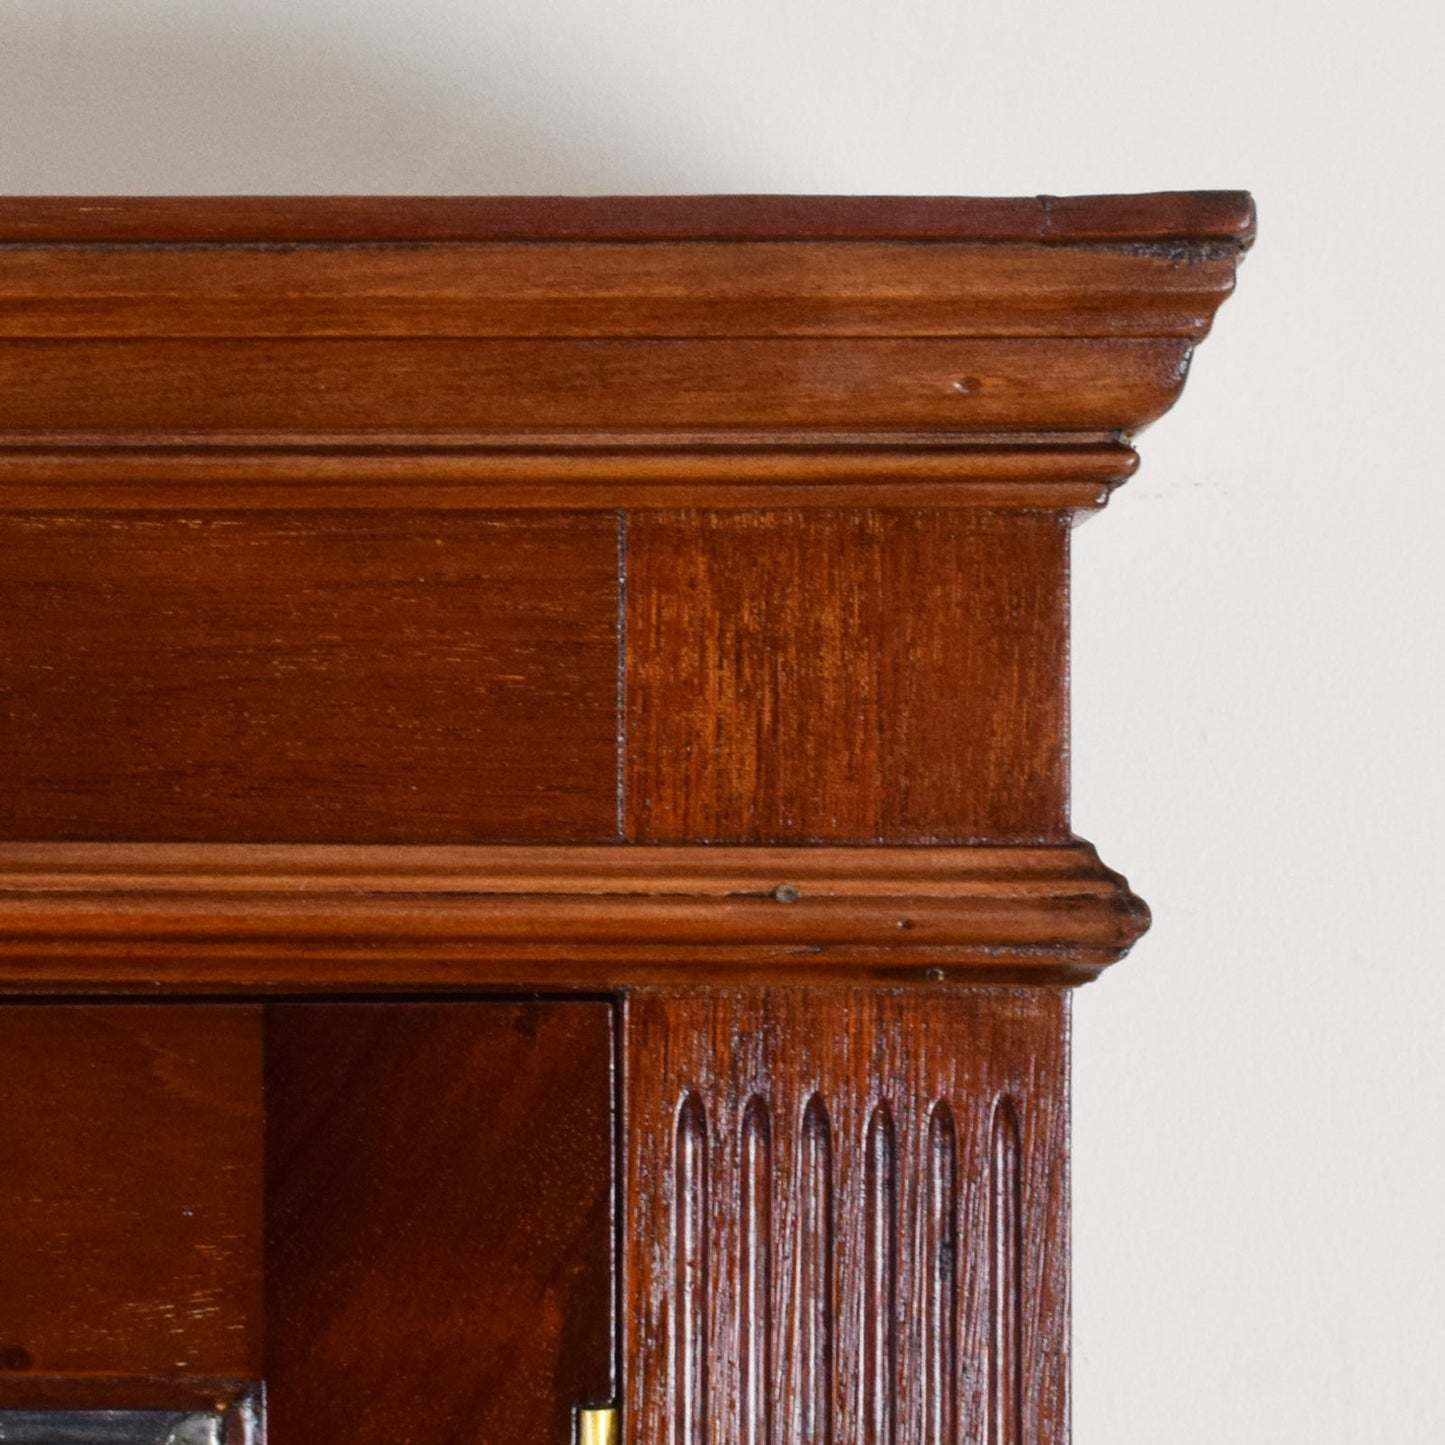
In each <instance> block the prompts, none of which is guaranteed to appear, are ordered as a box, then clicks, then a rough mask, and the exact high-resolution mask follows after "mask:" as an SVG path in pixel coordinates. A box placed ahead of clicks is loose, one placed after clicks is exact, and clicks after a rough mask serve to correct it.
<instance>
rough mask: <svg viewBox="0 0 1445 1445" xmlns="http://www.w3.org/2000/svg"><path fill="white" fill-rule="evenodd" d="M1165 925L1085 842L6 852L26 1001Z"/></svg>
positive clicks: (812, 975) (5, 921) (486, 981)
mask: <svg viewBox="0 0 1445 1445" xmlns="http://www.w3.org/2000/svg"><path fill="white" fill-rule="evenodd" d="M1147 926H1148V910H1147V909H1146V908H1145V906H1144V904H1143V903H1142V902H1141V901H1140V900H1139V899H1138V898H1136V897H1135V896H1134V895H1133V894H1132V893H1131V892H1130V891H1129V888H1128V884H1127V883H1126V881H1125V880H1124V879H1123V878H1121V877H1120V876H1119V875H1118V874H1116V873H1114V872H1112V871H1110V870H1109V869H1108V868H1106V867H1104V865H1103V864H1102V863H1100V861H1099V858H1098V855H1097V854H1096V853H1095V851H1094V849H1093V848H1092V847H1091V846H1090V845H1089V844H1087V843H1083V842H1080V841H1074V842H1071V843H1068V844H1059V845H1048V846H1025V847H1012V846H991V845H990V846H973V847H858V848H850V847H815V848H809V847H788V848H771V847H709V846H678V847H673V846H650V845H646V846H644V845H633V844H616V845H601V846H586V847H554V846H531V847H529V846H517V847H495V846H486V847H440V848H422V847H393V846H358V847H352V846H318V845H282V844H276V845H269V844H164V843H146V844H128V843H109V844H96V843H7V844H3V845H0V989H3V990H7V991H10V992H57V991H62V992H92V993H93V992H100V993H111V992H114V993H137V994H154V993H197V992H199V993H216V992H222V993H236V992H240V993H244V992H247V991H278V990H279V991H287V990H292V989H294V990H298V991H303V990H304V991H306V992H344V991H348V990H353V989H367V990H372V991H376V990H386V989H394V990H399V991H404V990H408V989H416V988H427V989H443V990H446V989H455V990H457V991H466V990H493V991H497V990H518V989H527V990H530V989H536V988H547V989H561V990H567V989H571V990H578V991H590V990H600V989H608V988H613V987H622V986H625V985H629V984H642V983H690V982H696V983H702V982H708V983H731V982H750V983H822V982H837V981H847V980H852V981H866V980H874V981H885V982H889V983H908V982H915V983H919V984H932V985H939V984H948V983H950V982H956V983H991V982H1002V983H1082V982H1085V981H1087V980H1088V979H1090V978H1092V977H1093V976H1094V975H1096V974H1097V973H1098V972H1099V971H1100V970H1101V969H1102V968H1104V967H1105V966H1107V965H1108V964H1110V963H1112V962H1114V961H1115V960H1116V959H1118V958H1120V957H1121V956H1122V955H1123V954H1124V953H1125V952H1127V951H1128V949H1129V947H1130V946H1131V945H1132V944H1133V943H1134V941H1135V940H1136V939H1137V938H1138V937H1139V936H1140V935H1141V934H1142V933H1143V932H1144V930H1145V928H1146V927H1147ZM318 966H320V967H322V968H324V969H325V977H324V981H321V982H318V980H317V969H318Z"/></svg>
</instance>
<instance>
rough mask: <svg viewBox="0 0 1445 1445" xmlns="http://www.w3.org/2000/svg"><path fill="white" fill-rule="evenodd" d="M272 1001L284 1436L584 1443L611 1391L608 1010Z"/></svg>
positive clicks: (270, 1260)
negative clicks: (585, 1417)
mask: <svg viewBox="0 0 1445 1445" xmlns="http://www.w3.org/2000/svg"><path fill="white" fill-rule="evenodd" d="M266 1012H267V1020H266V1031H267V1038H266V1089H267V1103H268V1117H269V1126H268V1134H267V1173H266V1179H267V1185H266V1188H267V1209H268V1222H267V1260H266V1267H267V1279H268V1288H267V1316H266V1326H267V1338H266V1381H267V1409H268V1414H269V1420H268V1427H269V1430H270V1432H271V1434H272V1437H273V1438H274V1439H276V1440H278V1441H291V1442H298V1445H299V1442H302V1441H305V1442H308V1445H342V1442H345V1445H392V1442H395V1441H397V1440H426V1441H429V1442H434V1445H504V1442H509V1441H522V1440H525V1441H537V1442H548V1441H550V1442H553V1445H569V1442H570V1441H571V1439H572V1411H573V1409H574V1408H575V1407H576V1406H578V1405H581V1404H587V1403H602V1402H605V1401H607V1400H608V1399H610V1398H611V1396H612V1392H613V1347H612V1306H613V1297H612V1269H611V1257H612V1207H613V1189H612V1127H613V1126H612V1114H613V1103H612V1010H611V1008H610V1007H609V1006H608V1005H607V1004H604V1003H516V1004H501V1003H493V1004H484V1005H477V1004H440V1005H438V1004H388V1005H378V1004H289V1005H273V1006H271V1007H270V1008H268V1009H267V1011H266Z"/></svg>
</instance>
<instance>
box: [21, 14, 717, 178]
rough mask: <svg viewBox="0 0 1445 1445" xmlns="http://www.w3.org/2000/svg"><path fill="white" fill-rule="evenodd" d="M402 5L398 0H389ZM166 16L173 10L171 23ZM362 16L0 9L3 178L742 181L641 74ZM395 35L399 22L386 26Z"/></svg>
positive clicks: (472, 22)
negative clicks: (399, 38) (129, 20)
mask: <svg viewBox="0 0 1445 1445" xmlns="http://www.w3.org/2000/svg"><path fill="white" fill-rule="evenodd" d="M399 8H404V7H399ZM166 22H169V23H166ZM487 23H488V17H487V16H486V14H485V13H477V14H473V15H471V16H469V17H468V25H469V27H470V29H469V32H468V34H467V36H466V37H465V41H466V43H465V45H464V46H463V45H460V44H459V45H458V46H456V47H455V51H456V53H455V54H454V55H448V54H447V46H446V44H445V43H444V41H445V37H444V36H439V35H438V34H437V33H435V32H433V33H432V34H431V35H430V36H427V37H423V39H424V40H425V42H426V43H425V44H421V43H418V42H417V41H415V40H413V41H412V42H411V43H407V44H397V43H394V41H395V37H394V36H390V35H388V34H387V33H386V32H384V31H383V30H380V29H378V28H377V26H376V24H375V23H373V24H372V25H371V27H370V28H369V29H368V28H366V27H364V26H352V27H350V28H348V27H345V26H342V25H340V24H338V23H335V22H333V23H332V24H331V25H328V26H325V27H322V26H321V25H320V24H318V23H317V21H316V20H315V19H309V20H308V19H307V18H305V17H298V18H295V19H292V20H287V21H285V22H284V23H283V22H282V21H280V20H279V19H278V20H277V22H276V23H275V24H274V25H272V26H269V27H264V28H263V27H261V26H260V25H258V24H257V20H256V17H254V16H240V15H236V16H210V17H207V16H195V17H191V18H186V17H184V16H183V15H180V14H170V15H153V16H152V17H151V23H150V24H149V25H145V24H142V23H141V22H140V18H139V17H137V19H136V23H135V24H134V25H133V26H129V27H127V26H124V25H123V24H121V23H118V21H117V17H116V16H115V15H114V14H112V15H111V16H109V17H104V18H101V19H99V20H98V21H94V22H93V21H92V20H91V19H90V18H89V17H87V18H86V19H85V21H84V23H83V24H80V23H78V22H77V20H76V18H75V16H74V13H73V12H72V13H71V14H69V15H66V14H59V15H57V14H56V13H55V12H54V11H52V12H51V13H50V14H49V15H42V14H39V13H35V14H26V13H24V12H23V11H22V12H21V13H19V14H15V13H13V12H12V11H10V9H9V7H8V6H7V7H6V12H5V13H4V14H3V15H0V135H3V136H4V143H3V146H0V192H3V193H10V194H67V193H68V194H122V195H123V194H145V193H171V194H204V193H211V194H215V193H225V192H272V193H280V194H285V193H314V192H335V193H345V192H371V193H403V194H404V193H414V194H426V193H433V194H438V193H448V192H462V193H468V192H471V193H488V192H490V193H507V192H512V193H541V194H557V193H575V194H586V193H589V192H591V193H598V192H614V193H617V192H625V191H641V192H668V191H689V190H708V189H710V190H727V189H733V188H737V181H738V178H730V177H729V175H728V174H727V173H726V167H724V166H720V165H719V164H718V160H719V158H718V157H716V156H712V157H709V154H708V151H709V147H708V144H707V135H706V132H705V130H704V128H703V126H702V125H701V123H700V120H699V119H698V118H697V117H681V118H680V121H681V123H679V118H678V117H676V116H674V115H668V116H667V121H668V123H667V124H666V125H663V124H660V123H659V112H663V113H665V112H667V111H668V110H669V109H670V107H669V105H668V103H667V101H666V100H664V99H663V98H662V97H661V96H657V95H654V96H652V97H651V98H650V100H649V98H648V97H645V96H641V97H640V96H639V95H638V92H637V84H636V80H637V78H636V76H635V75H627V76H619V75H617V74H616V73H615V72H614V71H612V70H609V69H608V68H607V67H605V66H601V65H591V66H588V65H585V64H584V59H585V47H582V46H578V47H575V48H574V50H573V52H572V53H571V54H561V55H555V54H544V55H539V54H538V47H537V46H536V45H533V46H531V47H529V48H526V49H525V53H523V47H521V46H520V45H519V37H518V35H517V33H516V32H513V33H511V34H508V35H504V36H500V37H499V38H498V39H497V40H496V42H495V44H491V43H489V42H488V39H487V36H486V34H485V29H486V26H487ZM398 33H399V34H400V33H401V32H398Z"/></svg>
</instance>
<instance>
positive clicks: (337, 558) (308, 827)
mask: <svg viewBox="0 0 1445 1445" xmlns="http://www.w3.org/2000/svg"><path fill="white" fill-rule="evenodd" d="M0 550H3V552H4V555H5V567H4V569H3V575H0V651H3V655H4V658H5V668H4V672H3V674H0V780H3V798H0V833H3V834H4V835H6V836H8V837H10V838H31V839H66V838H75V839H82V838H84V839H106V838H112V839H131V840H136V839H142V840H143V839H152V840H158V841H172V840H188V839H227V840H235V841H248V840H254V841H272V840H280V839H286V840H293V841H298V842H303V841H313V842H327V841H335V842H342V841H352V842H391V841H395V842H400V841H408V842H435V843H460V842H472V841H480V840H483V839H489V838H496V839H511V840H519V841H522V840H549V841H557V842H563V841H570V840H586V841H592V840H596V839H599V838H605V837H609V836H611V835H613V834H614V833H615V829H616V801H615V797H616V771H617V764H616V711H617V702H616V697H617V692H616V686H617V685H616V674H617V630H616V629H617V578H616V572H617V560H616V559H617V543H616V524H615V521H614V520H613V519H612V518H610V517H606V516H600V515H594V516H589V517H572V516H567V515H558V516H549V517H543V516H531V517H528V518H526V519H522V518H514V519H512V518H507V517H505V516H500V517H499V516H486V515H477V514H472V515H464V514H459V513H451V514H448V515H446V516H429V515H428V514H426V513H408V514H400V515H399V514H388V513H372V514H348V513H324V514H308V513H305V512H298V513H289V514H268V515H266V516H261V517H248V516H245V515H238V514H236V513H233V512H226V513H205V514H194V515H193V514H187V515H184V516H177V517H157V516H153V517H144V516H135V515H131V514H104V513H100V514H97V513H75V514H70V515H55V514H44V515H10V516H5V517H3V518H0ZM562 579H565V581H563V580H562Z"/></svg>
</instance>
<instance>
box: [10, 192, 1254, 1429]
mask: <svg viewBox="0 0 1445 1445" xmlns="http://www.w3.org/2000/svg"><path fill="white" fill-rule="evenodd" d="M1252 229H1253V213H1252V209H1251V206H1250V203H1249V200H1248V198H1247V197H1245V196H1242V195H1238V194H1227V193H1200V194H1169V195H1150V196H1123V197H1105V198H1081V199H1067V200H1066V199H1053V198H1041V199H1028V200H950V199H915V200H909V199H884V200H862V199H848V198H836V199H824V198H815V199H792V198H785V197H735V198H718V199H708V198H655V199H625V200H601V199H599V200H550V199H498V200H466V199H442V200H367V199H325V200H323V199H310V200H261V199H208V200H106V199H100V200H79V199H49V200H21V199H9V200H4V201H0V838H3V840H4V841H3V845H0V990H3V993H4V995H5V998H4V1001H3V1003H0V1440H3V1441H6V1442H13V1445H164V1442H171V1445H222V1442H224V1445H247V1442H253V1441H259V1440H261V1439H262V1438H263V1435H269V1437H270V1440H271V1445H523V1442H526V1445H568V1442H569V1441H570V1440H572V1439H573V1438H574V1436H580V1437H581V1438H582V1439H583V1440H584V1441H587V1442H590V1445H596V1442H606V1441H609V1440H613V1439H616V1440H620V1441H625V1442H626V1445H1064V1442H1065V1441H1066V1440H1067V1436H1068V1389H1069V1382H1068V1354H1069V1328H1068V1309H1069V1303H1068V1292H1069V1285H1068V1277H1069V1270H1068V1166H1069V1160H1068V1128H1069V1125H1068V1072H1069V1059H1068V1028H1069V1022H1068V1021H1069V997H1070V990H1071V989H1072V988H1073V987H1074V986H1075V985H1077V984H1080V983H1084V982H1086V981H1088V980H1089V979H1091V978H1093V977H1094V976H1095V975H1096V974H1098V973H1099V971H1100V970H1101V969H1103V968H1105V967H1106V966H1107V965H1108V964H1110V963H1111V962H1112V961H1114V960H1115V959H1117V958H1119V957H1120V956H1121V955H1122V954H1123V953H1124V952H1125V951H1126V950H1127V949H1128V948H1129V946H1130V945H1131V944H1132V943H1133V942H1134V941H1135V939H1136V938H1137V937H1138V936H1139V934H1140V933H1141V931H1142V930H1143V928H1144V926H1145V924H1146V921H1147V915H1146V912H1145V910H1144V907H1143V905H1142V904H1141V903H1140V902H1139V900H1138V899H1137V898H1135V897H1134V896H1133V895H1132V894H1131V893H1130V892H1129V890H1128V887H1127V886H1126V884H1125V882H1124V880H1123V879H1122V878H1121V877H1120V876H1119V875H1118V874H1116V873H1113V872H1111V871H1110V870H1109V869H1108V868H1106V867H1105V866H1103V865H1102V864H1101V863H1100V861H1099V859H1098V857H1097V856H1096V855H1095V853H1094V850H1093V849H1092V848H1091V847H1090V846H1089V845H1088V844H1086V843H1084V842H1082V841H1080V840H1079V839H1078V838H1077V837H1075V835H1074V834H1073V832H1072V828H1071V823H1070V818H1069V811H1068V698H1067V677H1068V660H1067V648H1068V567H1069V550H1068V549H1069V533H1070V528H1071V527H1072V525H1073V524H1074V522H1075V521H1077V520H1078V519H1079V518H1080V517H1083V516H1087V515H1088V513H1089V512H1091V511H1092V510H1095V509H1097V508H1099V507H1101V506H1102V505H1103V504H1104V502H1105V500H1106V499H1107V498H1108V496H1109V493H1110V490H1111V489H1112V488H1113V487H1115V486H1116V485H1117V484H1119V483H1120V482H1122V481H1124V480H1125V479H1126V478H1127V477H1128V476H1129V474H1130V472H1131V471H1132V470H1133V469H1134V466H1135V461H1136V457H1135V453H1134V451H1133V449H1132V445H1131V437H1132V435H1133V434H1134V433H1135V432H1137V431H1138V430H1139V429H1140V428H1142V427H1144V426H1146V425H1147V424H1148V423H1150V422H1152V421H1153V420H1155V419H1156V418H1157V417H1158V416H1159V415H1160V414H1161V413H1163V412H1164V411H1165V410H1166V409H1167V408H1168V407H1169V406H1170V404H1171V403H1172V402H1173V401H1174V399H1175V398H1176V396H1177V395H1178V393H1179V390H1180V387H1181V385H1182V384H1183V381H1184V376H1185V371H1186V368H1187V366H1188V363H1189V357H1190V353H1191V351H1192V349H1193V347H1194V346H1195V344H1196V343H1197V342H1198V341H1199V340H1200V339H1201V338H1202V337H1203V336H1204V335H1205V333H1206V331H1207V330H1208V328H1209V325H1210V321H1211V318H1212V317H1213V314H1214V311H1215V309H1216V307H1217V306H1218V305H1219V304H1220V302H1221V301H1222V300H1223V299H1224V298H1225V296H1227V295H1228V293H1229V290H1230V288H1231V285H1232V284H1233V279H1234V273H1235V268H1236V265H1237V263H1238V261H1239V259H1240V256H1241V254H1242V252H1243V251H1244V249H1245V248H1246V247H1247V246H1248V244H1249V242H1250V239H1251V236H1252Z"/></svg>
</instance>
